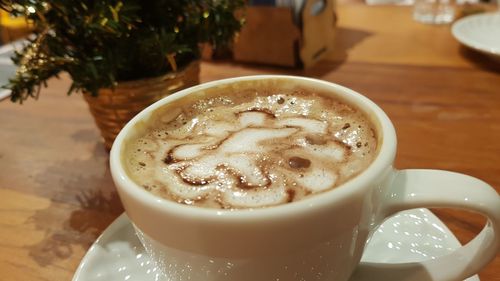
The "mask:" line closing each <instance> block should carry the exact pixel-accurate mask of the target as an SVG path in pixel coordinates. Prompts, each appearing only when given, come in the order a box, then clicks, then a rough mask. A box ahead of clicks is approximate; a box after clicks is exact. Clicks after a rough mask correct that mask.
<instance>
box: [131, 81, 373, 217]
mask: <svg viewBox="0 0 500 281" xmlns="http://www.w3.org/2000/svg"><path fill="white" fill-rule="evenodd" d="M376 153H377V138H376V135H375V130H374V128H373V125H372V124H371V122H370V121H369V119H368V118H367V117H366V116H365V115H364V114H363V113H362V112H360V111H359V110H358V109H356V108H354V107H352V106H350V105H348V104H346V103H344V102H342V101H339V100H335V99H333V98H330V97H327V96H325V95H323V94H321V93H317V92H315V91H311V90H304V89H301V88H292V89H280V88H277V89H273V88H269V87H268V88H265V87H263V88H258V87H256V88H246V89H244V88H242V89H237V88H230V89H221V90H220V93H217V95H215V96H214V95H207V96H206V97H202V98H199V97H198V98H197V99H196V100H194V99H192V100H188V99H185V100H184V101H180V102H174V103H172V104H169V105H167V106H166V107H164V108H161V109H160V110H158V111H157V112H155V113H154V114H153V116H152V117H151V118H150V120H149V121H147V128H146V129H144V133H143V134H142V135H139V136H138V137H137V138H134V139H130V140H129V141H128V142H127V144H126V148H125V153H124V156H123V157H124V158H123V159H124V162H125V166H126V168H127V172H128V174H129V176H130V177H131V178H132V179H133V180H134V181H135V182H136V183H137V184H139V185H140V186H142V187H143V188H145V189H146V190H148V191H150V192H152V193H153V194H156V195H158V196H161V197H163V198H166V199H169V200H172V201H175V202H178V203H182V204H187V205H195V206H200V207H208V208H219V209H241V208H258V207H268V206H273V205H278V204H284V203H288V202H292V201H297V200H301V199H303V198H304V197H307V196H310V195H312V194H315V193H320V192H324V191H327V190H330V189H332V188H335V187H336V186H338V185H340V184H342V183H344V182H346V181H348V180H349V179H351V178H352V177H354V176H356V175H357V174H359V173H360V172H362V171H363V170H364V169H366V167H367V166H368V165H369V164H370V163H371V162H372V160H373V158H374V157H375V156H376Z"/></svg>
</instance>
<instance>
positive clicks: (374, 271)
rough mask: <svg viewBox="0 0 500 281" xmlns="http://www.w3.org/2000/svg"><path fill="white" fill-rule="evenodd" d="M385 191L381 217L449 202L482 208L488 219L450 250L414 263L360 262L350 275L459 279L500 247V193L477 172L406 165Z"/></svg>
mask: <svg viewBox="0 0 500 281" xmlns="http://www.w3.org/2000/svg"><path fill="white" fill-rule="evenodd" d="M395 174H396V175H395V177H394V180H393V182H392V184H391V185H390V186H389V189H388V190H387V191H386V192H387V193H385V194H384V198H385V199H384V200H385V202H384V203H383V205H382V209H381V218H382V219H385V218H387V217H388V216H390V215H392V214H395V213H396V212H399V211H402V210H407V209H414V208H422V207H424V208H425V207H429V208H432V207H446V208H458V209H466V210H470V211H473V212H477V213H480V214H482V215H484V216H485V217H487V218H488V222H487V224H486V225H485V227H484V228H483V230H482V231H481V233H479V234H478V235H477V236H476V237H475V238H474V239H473V240H472V241H470V242H469V243H468V244H466V245H465V246H462V247H460V248H458V249H456V250H455V251H453V252H452V253H450V254H447V255H444V256H441V257H438V258H436V259H432V260H427V261H423V262H414V263H401V264H392V263H360V265H359V266H358V267H357V268H356V270H355V271H354V273H353V275H352V277H351V279H350V281H354V280H356V281H360V280H371V281H373V280H384V281H390V280H394V281H426V280H429V281H430V280H432V281H457V280H464V279H466V278H468V277H470V276H472V275H474V274H476V273H478V272H479V271H480V270H481V268H483V267H484V266H486V265H487V264H488V263H489V262H490V261H491V260H493V259H494V258H495V256H496V255H497V253H498V252H499V250H500V196H499V195H498V194H497V192H496V191H495V190H494V189H493V188H492V187H491V186H490V185H488V184H487V183H485V182H483V181H481V180H479V179H476V178H473V177H471V176H467V175H463V174H459V173H454V172H449V171H439V170H420V169H414V170H402V171H397V172H396V173H395Z"/></svg>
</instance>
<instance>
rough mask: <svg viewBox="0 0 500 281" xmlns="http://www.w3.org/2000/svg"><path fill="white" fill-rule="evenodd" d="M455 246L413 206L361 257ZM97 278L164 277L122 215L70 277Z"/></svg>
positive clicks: (391, 258)
mask: <svg viewBox="0 0 500 281" xmlns="http://www.w3.org/2000/svg"><path fill="white" fill-rule="evenodd" d="M459 246H460V243H459V242H458V241H457V239H456V238H455V236H453V233H451V232H450V231H449V230H448V228H447V227H446V226H445V225H444V224H443V223H442V222H441V221H440V220H439V219H438V218H437V217H436V216H434V214H432V213H431V212H430V211H429V210H427V209H415V210H410V211H405V212H401V213H399V214H398V215H396V216H394V217H392V218H390V219H388V220H387V221H385V222H384V223H383V224H382V226H380V228H379V229H377V231H376V232H375V234H374V235H373V236H372V238H371V240H370V242H369V244H368V246H367V248H366V250H365V253H364V256H363V258H362V261H365V262H393V263H401V262H409V261H423V260H427V259H431V258H434V257H438V256H442V255H444V254H447V253H449V252H451V251H453V249H456V248H458V247H459ZM99 280H102V281H126V280H128V281H134V280H140V281H153V280H154V281H167V280H168V279H167V278H166V277H163V276H162V275H161V274H160V272H159V271H158V269H157V268H156V267H155V266H154V264H153V262H151V261H150V260H149V257H148V256H147V254H146V253H145V252H144V248H143V247H142V245H141V243H140V242H139V240H138V239H137V238H136V236H135V232H134V229H133V228H132V225H131V224H130V221H129V219H128V217H127V216H126V215H125V214H123V215H121V216H120V217H118V218H117V219H116V220H115V221H114V222H113V223H112V224H111V225H110V226H109V227H108V228H107V229H106V230H105V231H104V233H103V234H102V235H101V236H100V237H99V238H98V239H97V240H96V241H95V243H94V244H93V245H92V246H91V247H90V249H89V251H88V252H87V254H86V255H85V257H84V258H83V260H82V261H81V263H80V265H79V267H78V269H77V271H76V273H75V275H74V277H73V281H99ZM193 281H202V280H193ZM371 281H382V280H371ZM466 281H479V278H478V277H477V276H473V277H471V278H469V279H467V280H466Z"/></svg>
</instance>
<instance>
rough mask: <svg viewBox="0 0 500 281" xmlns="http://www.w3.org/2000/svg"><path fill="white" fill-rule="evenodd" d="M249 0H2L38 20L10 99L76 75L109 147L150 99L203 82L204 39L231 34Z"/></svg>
mask: <svg viewBox="0 0 500 281" xmlns="http://www.w3.org/2000/svg"><path fill="white" fill-rule="evenodd" d="M243 4H244V2H243V0H237V1H233V0H199V1H189V0H154V1H141V0H82V1H70V0H53V1H32V0H16V1H8V0H0V7H1V8H2V9H4V10H6V11H8V12H9V13H10V14H11V15H13V16H24V17H25V18H26V19H27V20H28V21H29V22H30V24H31V25H32V26H33V29H34V33H33V35H32V36H30V37H29V39H28V43H27V44H26V45H25V46H24V48H23V49H22V50H20V51H17V52H16V53H15V55H14V56H13V58H12V59H13V61H14V63H15V64H16V65H17V66H18V70H17V73H16V74H15V76H14V77H12V78H11V79H10V80H9V84H8V85H6V86H4V87H5V88H7V89H10V90H11V100H12V101H13V102H19V103H22V102H23V101H25V100H26V99H28V98H37V97H38V94H39V92H40V89H41V88H42V87H43V86H44V85H45V83H46V81H47V80H48V79H49V78H51V77H54V76H57V75H58V73H60V72H67V73H69V75H70V76H71V79H72V84H71V86H70V88H69V89H68V95H69V94H71V93H73V92H75V91H77V92H82V93H83V96H84V97H85V100H86V101H87V102H88V104H89V107H90V111H91V112H92V114H93V116H94V118H95V120H96V123H97V125H98V126H99V128H100V129H101V132H102V135H103V137H104V139H105V142H106V146H107V147H108V148H109V147H111V144H112V142H113V140H114V137H115V136H116V134H117V133H118V131H119V130H120V129H121V127H122V126H123V125H124V124H125V123H126V122H127V121H128V120H129V119H130V118H131V117H133V116H134V115H135V114H137V112H139V111H140V110H142V109H143V108H144V107H146V106H147V105H149V104H151V103H152V102H154V101H156V100H158V99H160V98H161V97H163V96H165V95H168V94H170V93H172V92H175V91H177V90H180V89H182V88H185V87H188V86H191V85H194V84H196V83H198V81H199V78H198V74H199V64H198V60H199V57H200V45H201V44H202V43H208V44H210V45H212V46H214V47H218V46H221V45H222V46H224V45H227V44H229V43H231V42H232V38H233V36H234V34H235V33H236V32H237V31H238V30H239V29H240V27H241V24H242V21H241V20H240V19H238V18H237V17H236V16H235V12H236V11H237V10H238V9H240V8H241V7H242V6H243Z"/></svg>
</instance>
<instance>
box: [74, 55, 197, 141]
mask: <svg viewBox="0 0 500 281" xmlns="http://www.w3.org/2000/svg"><path fill="white" fill-rule="evenodd" d="M199 72H200V64H199V61H194V62H192V63H191V64H189V65H188V66H186V67H185V68H184V69H181V70H179V71H176V72H171V73H167V74H165V75H163V76H159V77H154V78H147V79H141V80H136V81H126V82H120V83H119V84H118V86H117V87H115V89H113V90H112V89H101V90H99V94H98V96H96V97H94V96H92V95H90V94H84V95H83V96H84V98H85V100H86V101H87V103H88V105H89V109H90V112H91V113H92V115H93V116H94V120H95V122H96V124H97V126H98V127H99V129H100V130H101V135H102V137H103V138H104V143H105V145H106V148H107V149H111V145H112V144H113V141H114V140H115V137H116V136H117V135H118V133H119V132H120V130H121V129H122V128H123V126H125V124H127V122H128V121H129V120H130V119H132V117H134V116H135V115H136V114H137V113H139V112H140V111H141V110H143V109H144V108H146V107H147V106H149V105H150V104H152V103H154V102H156V101H158V100H160V99H161V98H163V97H165V96H168V95H170V94H173V93H175V92H177V91H179V90H182V89H185V88H188V87H191V86H194V85H196V84H198V83H199Z"/></svg>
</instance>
